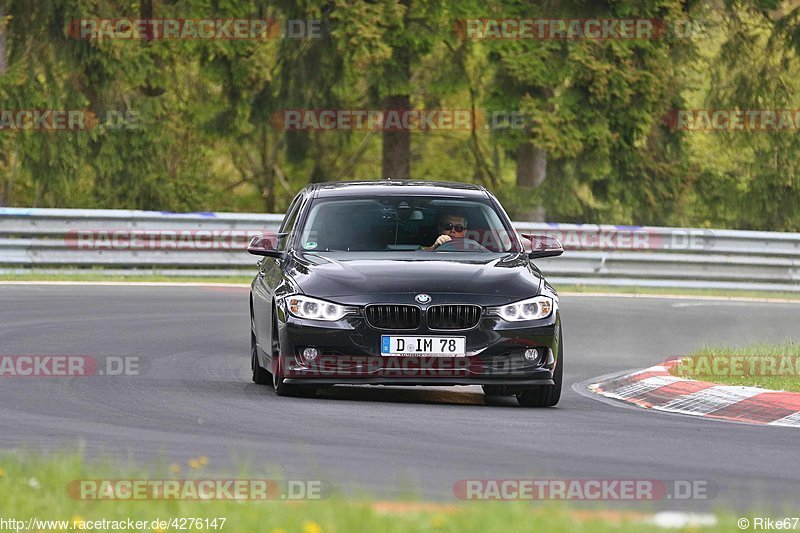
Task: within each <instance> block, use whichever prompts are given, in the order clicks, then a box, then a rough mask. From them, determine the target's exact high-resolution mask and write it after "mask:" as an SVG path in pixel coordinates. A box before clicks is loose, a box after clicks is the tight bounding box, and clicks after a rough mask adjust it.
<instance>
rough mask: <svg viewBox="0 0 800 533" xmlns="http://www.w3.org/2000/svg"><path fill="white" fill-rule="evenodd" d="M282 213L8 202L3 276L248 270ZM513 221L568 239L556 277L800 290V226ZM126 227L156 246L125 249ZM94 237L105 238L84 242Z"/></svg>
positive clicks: (555, 265)
mask: <svg viewBox="0 0 800 533" xmlns="http://www.w3.org/2000/svg"><path fill="white" fill-rule="evenodd" d="M282 218H283V217H282V215H272V214H250V213H179V214H178V213H162V212H156V211H123V210H73V209H20V208H0V273H20V272H31V271H32V270H35V271H37V272H43V273H50V272H63V271H64V269H70V270H72V271H84V270H85V269H99V268H102V269H104V270H103V271H104V272H108V273H114V274H138V275H141V274H156V275H167V276H169V275H182V276H209V275H226V276H229V275H249V274H250V273H252V272H253V269H254V266H255V263H256V260H257V259H256V258H254V257H253V256H250V255H248V254H247V253H245V252H244V245H245V244H246V242H247V241H248V240H249V236H250V235H252V234H255V233H260V232H269V231H277V229H278V226H279V224H280V221H281V219H282ZM514 226H515V229H516V230H517V231H519V232H521V233H537V234H546V235H552V236H556V237H559V238H560V239H561V241H562V243H563V244H564V247H565V249H566V252H565V253H564V255H563V256H561V257H558V258H551V259H541V260H538V261H537V265H538V266H539V267H540V268H541V269H542V270H543V271H544V272H545V274H547V276H548V279H549V280H550V281H551V282H553V283H556V284H559V283H561V284H563V283H570V284H591V285H639V286H651V287H698V288H703V287H708V288H722V289H725V288H730V289H751V290H779V291H798V292H800V233H775V232H763V231H733V230H710V229H686V228H663V227H632V226H607V225H600V226H598V225H575V224H547V223H531V222H517V223H515V224H514ZM115 232H116V233H115ZM117 233H121V234H123V235H128V236H131V235H134V236H137V238H138V239H139V240H140V241H142V240H143V241H145V242H149V243H150V245H145V246H139V247H137V246H130V245H126V244H125V243H124V242H123V243H121V245H119V246H117V244H120V243H115V242H114V241H113V238H114V235H116V234H117ZM85 235H93V236H94V237H93V238H95V239H96V238H97V236H98V235H99V236H100V237H103V238H105V239H106V241H103V240H102V239H100V240H94V241H91V242H88V241H82V240H81V239H82V238H83V237H84V236H85ZM148 239H149V241H148ZM153 239H156V240H155V241H153ZM153 242H155V243H156V244H155V245H153ZM87 244H88V245H87ZM104 244H105V245H104ZM184 245H185V246H184Z"/></svg>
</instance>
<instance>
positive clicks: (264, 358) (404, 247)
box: [248, 181, 564, 407]
mask: <svg viewBox="0 0 800 533" xmlns="http://www.w3.org/2000/svg"><path fill="white" fill-rule="evenodd" d="M525 238H528V239H530V240H531V241H532V242H533V245H532V246H531V251H530V252H527V251H526V250H525V248H524V246H523V241H522V240H521V239H520V236H519V235H518V234H517V233H516V231H515V230H514V229H513V227H512V226H511V222H510V220H509V218H508V215H506V213H505V211H504V210H503V208H502V207H501V205H500V203H499V202H498V201H497V199H496V198H495V197H494V196H493V195H492V194H491V193H490V192H489V191H487V190H486V189H485V188H483V187H480V186H476V185H470V184H463V183H437V182H427V181H370V182H339V183H322V184H314V185H310V186H308V187H306V188H305V189H303V190H302V191H300V193H299V194H298V195H297V196H296V197H295V199H294V200H293V201H292V203H291V205H290V207H289V210H288V212H287V213H286V216H285V218H284V220H283V222H282V224H281V227H280V229H279V231H278V233H276V234H264V235H263V236H259V237H254V238H253V240H252V241H251V242H250V245H249V246H248V251H249V252H250V253H252V254H255V255H260V256H263V259H262V260H261V261H260V262H259V271H258V274H257V275H256V277H255V279H254V280H253V283H252V288H251V292H250V327H251V333H250V337H251V365H252V370H253V381H254V382H256V383H258V384H265V385H266V384H271V385H272V386H273V387H274V389H275V392H276V393H277V394H278V395H292V394H306V393H309V392H310V391H313V390H315V389H316V388H318V387H325V386H331V385H340V384H363V385H367V384H370V385H439V386H440V385H448V386H449V385H481V386H482V387H483V391H484V393H485V394H486V395H487V396H503V395H515V396H516V398H517V400H518V402H519V404H520V405H523V406H528V407H548V406H553V405H555V404H557V403H558V400H559V398H560V396H561V384H562V375H563V370H564V354H563V344H562V336H561V317H560V312H559V303H558V294H557V292H556V291H555V289H553V288H552V287H551V286H550V285H549V284H548V283H547V282H546V281H545V279H544V277H543V276H542V273H541V272H540V271H539V269H538V268H537V267H536V266H535V265H534V264H533V262H532V260H533V259H536V258H540V257H549V256H556V255H560V254H561V253H562V252H563V249H562V248H561V245H560V243H559V242H558V241H557V240H556V239H552V238H547V237H537V236H534V235H526V236H525Z"/></svg>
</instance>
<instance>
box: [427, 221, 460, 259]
mask: <svg viewBox="0 0 800 533" xmlns="http://www.w3.org/2000/svg"><path fill="white" fill-rule="evenodd" d="M437 227H438V229H439V234H440V235H439V236H438V237H437V238H436V242H434V243H433V244H431V245H430V246H423V247H422V250H423V251H426V252H429V251H431V250H435V249H437V248H438V247H439V246H441V245H443V244H444V243H446V242H448V241H451V240H453V239H463V238H464V235H465V234H466V232H467V217H465V216H464V215H461V214H459V213H443V214H442V215H441V216H440V217H439V223H438V224H437Z"/></svg>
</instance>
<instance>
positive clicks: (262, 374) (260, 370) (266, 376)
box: [250, 317, 272, 385]
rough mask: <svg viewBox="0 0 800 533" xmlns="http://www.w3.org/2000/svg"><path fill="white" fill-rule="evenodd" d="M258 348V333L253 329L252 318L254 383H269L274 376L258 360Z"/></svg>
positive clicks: (251, 346)
mask: <svg viewBox="0 0 800 533" xmlns="http://www.w3.org/2000/svg"><path fill="white" fill-rule="evenodd" d="M257 352H258V348H257V346H256V333H255V331H254V330H253V319H252V317H251V318H250V369H251V370H252V371H253V383H255V384H256V385H269V384H270V383H272V376H271V375H270V373H269V371H267V369H266V368H264V367H263V366H261V363H259V362H258V353H257Z"/></svg>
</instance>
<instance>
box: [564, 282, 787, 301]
mask: <svg viewBox="0 0 800 533" xmlns="http://www.w3.org/2000/svg"><path fill="white" fill-rule="evenodd" d="M556 290H558V292H559V294H561V293H587V292H588V293H598V292H599V293H609V294H666V295H675V296H709V297H724V298H737V297H738V298H776V299H790V300H799V301H800V292H782V291H751V290H732V289H731V290H722V289H679V288H670V287H619V286H614V285H609V286H606V285H556Z"/></svg>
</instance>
